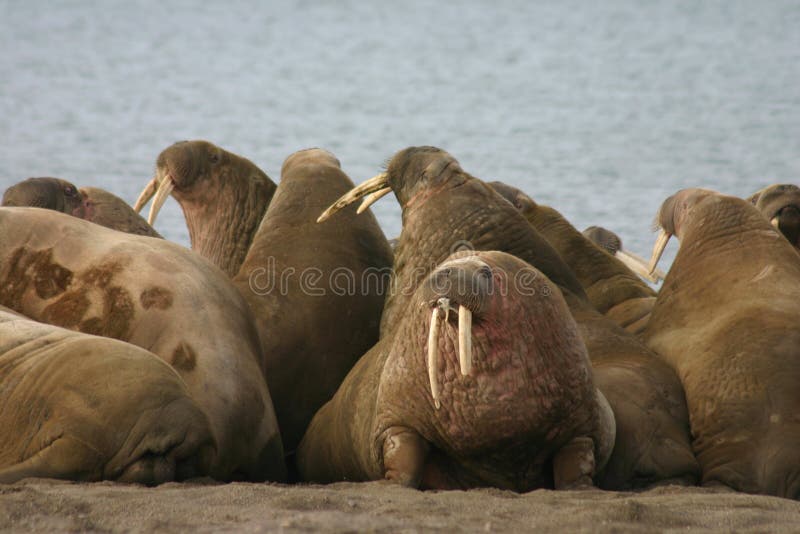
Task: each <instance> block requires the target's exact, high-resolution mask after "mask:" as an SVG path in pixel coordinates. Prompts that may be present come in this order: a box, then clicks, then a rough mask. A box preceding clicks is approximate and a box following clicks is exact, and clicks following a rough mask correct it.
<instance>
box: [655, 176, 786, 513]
mask: <svg viewBox="0 0 800 534" xmlns="http://www.w3.org/2000/svg"><path fill="white" fill-rule="evenodd" d="M658 222H659V224H660V226H661V228H662V233H661V235H660V236H659V239H658V241H657V244H656V247H655V248H654V254H653V260H652V265H655V263H656V262H657V259H658V257H659V256H660V254H661V252H662V251H663V249H664V246H666V243H667V241H668V239H669V236H671V235H675V236H676V237H677V238H678V239H680V249H679V250H678V253H677V256H676V257H675V260H674V261H673V263H672V267H671V268H670V270H669V272H668V273H667V278H666V280H664V285H663V287H662V288H661V291H660V292H659V294H658V299H657V300H656V305H655V307H654V308H653V313H652V315H651V317H650V321H649V323H648V325H647V329H646V330H645V334H644V335H645V338H644V339H645V340H646V342H647V343H648V345H649V346H650V347H652V348H653V349H654V350H655V351H656V352H658V353H659V354H660V355H661V356H662V357H663V359H664V360H665V361H666V362H667V363H669V364H670V365H671V366H672V367H673V368H674V369H675V371H676V372H677V373H678V376H679V377H680V379H681V382H682V383H683V387H684V390H685V391H686V401H687V404H688V407H689V415H690V420H691V427H692V436H693V438H694V441H693V447H694V451H695V453H696V454H697V458H698V460H699V461H700V465H701V467H702V470H703V478H702V481H703V483H704V484H724V485H727V486H730V487H732V488H734V489H737V490H739V491H745V492H749V493H765V494H770V495H777V496H781V497H790V498H798V496H800V417H799V416H798V413H800V328H799V327H798V321H797V319H798V317H800V262H798V261H797V251H796V250H795V249H794V248H793V247H792V246H791V245H790V244H789V243H788V242H787V241H786V240H785V239H784V238H783V237H782V236H781V235H779V234H778V233H777V232H775V231H774V229H773V228H772V226H771V225H770V223H769V222H768V221H767V220H766V219H765V218H764V216H763V215H762V214H761V213H759V211H758V210H757V209H755V208H754V207H753V205H752V204H750V203H749V202H747V201H745V200H742V199H740V198H735V197H730V196H724V195H721V194H719V193H717V192H714V191H708V190H703V189H684V190H682V191H679V192H678V193H676V194H674V195H672V196H671V197H669V198H668V199H667V200H666V201H664V203H663V204H662V206H661V210H660V212H659V215H658Z"/></svg>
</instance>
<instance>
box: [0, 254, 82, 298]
mask: <svg viewBox="0 0 800 534" xmlns="http://www.w3.org/2000/svg"><path fill="white" fill-rule="evenodd" d="M71 282H72V271H70V270H69V269H65V268H64V267H62V266H61V265H59V264H58V263H55V262H53V249H52V248H49V249H45V250H37V251H32V250H30V249H29V248H27V247H20V248H18V249H16V250H15V251H14V252H13V254H12V255H11V260H10V261H9V268H8V274H7V275H6V278H5V280H4V281H3V283H2V285H0V299H2V301H3V302H6V303H7V304H6V305H7V306H9V307H11V308H16V307H18V306H19V304H20V301H21V300H22V296H23V294H24V293H25V291H26V290H27V289H28V287H29V286H30V285H31V283H32V284H33V287H34V288H35V290H36V294H37V295H38V296H39V298H42V299H49V298H53V297H55V296H56V295H59V294H61V293H63V292H64V291H66V289H67V287H68V286H69V285H70V283H71Z"/></svg>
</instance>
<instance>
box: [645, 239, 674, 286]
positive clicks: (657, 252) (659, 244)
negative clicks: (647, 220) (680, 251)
mask: <svg viewBox="0 0 800 534" xmlns="http://www.w3.org/2000/svg"><path fill="white" fill-rule="evenodd" d="M670 237H672V236H671V235H670V234H668V233H667V232H666V231H665V230H664V229H663V228H662V229H661V231H660V232H659V233H658V239H656V244H655V246H654V247H653V255H652V256H651V257H650V265H649V266H648V267H647V272H648V273H649V274H651V275H652V274H653V272H655V270H656V265H658V260H660V259H661V255H662V254H664V249H665V248H667V243H668V242H669V238H670Z"/></svg>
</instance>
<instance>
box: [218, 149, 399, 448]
mask: <svg viewBox="0 0 800 534" xmlns="http://www.w3.org/2000/svg"><path fill="white" fill-rule="evenodd" d="M352 187H353V182H352V181H351V180H350V179H349V178H348V177H347V175H346V174H345V173H344V172H343V171H342V169H341V167H340V164H339V161H338V160H337V159H336V157H335V156H334V155H333V154H331V153H330V152H328V151H326V150H322V149H309V150H301V151H298V152H295V153H294V154H292V155H290V156H289V157H288V158H286V161H285V162H284V163H283V167H282V169H281V181H280V185H279V186H278V189H277V191H276V192H275V196H274V198H273V199H272V202H271V203H270V206H269V208H268V209H267V213H266V214H265V215H264V218H263V220H262V221H261V226H260V227H259V229H258V232H257V233H256V235H255V237H254V238H253V242H252V245H251V247H250V251H249V253H248V255H247V258H246V259H245V260H244V263H243V264H242V267H241V269H240V272H239V274H238V275H237V276H236V277H235V278H234V279H233V283H234V285H236V286H237V287H238V288H239V290H240V292H241V294H242V295H243V296H244V298H245V300H246V301H247V302H248V304H249V305H250V307H251V309H252V310H253V312H254V315H255V318H256V325H257V326H258V330H259V333H260V335H261V347H262V352H263V355H264V358H265V360H264V365H265V369H266V376H267V381H268V383H269V390H270V393H271V394H272V401H273V404H274V406H275V413H276V414H277V417H278V424H279V426H280V428H281V435H282V437H283V444H284V449H285V451H286V452H287V453H291V452H292V451H293V450H294V449H295V448H296V446H297V444H298V443H299V442H300V439H301V438H302V437H303V433H304V432H305V430H306V427H307V426H308V423H309V422H310V421H311V418H312V417H313V416H314V414H315V413H316V412H317V410H319V408H320V407H321V406H322V405H323V404H324V403H325V402H327V401H328V400H329V399H330V398H331V397H332V396H333V394H334V393H335V392H336V389H337V388H338V387H339V384H341V382H342V380H343V379H344V377H345V376H346V375H347V373H348V371H349V370H350V368H351V367H352V366H353V365H354V364H355V362H356V361H358V359H359V358H360V357H361V356H362V355H363V354H364V353H365V352H366V351H367V350H368V349H369V348H370V347H372V346H373V345H374V344H375V343H376V342H377V341H378V328H379V326H380V317H381V310H382V309H383V301H384V291H385V289H386V288H388V282H387V281H386V279H387V278H388V273H389V271H390V270H391V266H392V251H391V249H390V247H389V244H388V242H387V240H386V237H385V236H384V234H383V232H382V231H381V229H380V226H378V222H377V220H376V219H375V217H374V216H373V215H372V214H371V213H366V214H364V215H361V216H356V213H355V207H353V209H352V210H348V211H349V212H348V213H343V214H341V215H342V216H341V217H340V218H337V221H336V224H329V225H319V224H316V222H315V220H316V218H317V216H318V215H319V213H320V212H321V211H322V210H323V209H324V208H325V207H326V206H328V205H329V204H330V203H331V202H333V201H334V200H336V198H338V197H339V196H340V195H342V194H344V193H345V192H347V191H348V190H350V189H351V188H352Z"/></svg>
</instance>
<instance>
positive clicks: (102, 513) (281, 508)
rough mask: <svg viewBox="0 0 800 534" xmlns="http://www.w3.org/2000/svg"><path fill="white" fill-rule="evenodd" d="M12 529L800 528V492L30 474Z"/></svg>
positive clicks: (19, 493)
mask: <svg viewBox="0 0 800 534" xmlns="http://www.w3.org/2000/svg"><path fill="white" fill-rule="evenodd" d="M0 529H2V530H4V531H31V532H53V531H61V532H64V531H94V532H123V531H124V532H143V531H158V532H175V531H193V532H207V531H215V532H217V531H244V532H309V531H314V532H373V531H394V532H430V531H443V532H452V531H464V532H520V531H531V530H539V531H562V532H563V531H569V532H653V531H664V532H674V531H681V532H686V531H694V530H703V531H712V532H731V531H737V532H766V531H773V532H776V531H780V532H788V531H800V502H796V501H791V500H787V499H781V498H776V497H764V496H756V495H746V494H742V493H734V492H726V491H723V490H717V489H707V488H696V487H694V488H685V487H678V486H665V487H659V488H655V489H651V490H648V491H644V492H640V493H632V492H607V491H600V490H589V491H558V492H557V491H551V490H538V491H533V492H530V493H526V494H516V493H513V492H509V491H500V490H494V489H479V490H471V491H446V492H421V491H416V490H410V489H405V488H401V487H397V486H394V485H391V484H387V483H381V482H371V483H340V484H333V485H330V486H308V485H300V486H288V485H281V484H249V483H233V484H214V483H209V484H203V483H184V484H164V485H162V486H159V487H157V488H145V487H140V486H131V485H123V484H117V483H110V482H103V483H94V484H80V483H72V482H60V481H51V480H26V481H22V482H19V483H17V484H13V485H0Z"/></svg>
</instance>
